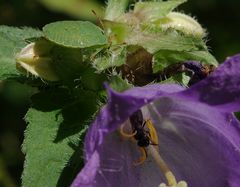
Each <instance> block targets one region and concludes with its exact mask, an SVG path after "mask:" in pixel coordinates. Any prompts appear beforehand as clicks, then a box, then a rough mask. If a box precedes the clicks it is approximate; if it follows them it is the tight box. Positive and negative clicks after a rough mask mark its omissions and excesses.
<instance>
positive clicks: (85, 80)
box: [80, 68, 107, 91]
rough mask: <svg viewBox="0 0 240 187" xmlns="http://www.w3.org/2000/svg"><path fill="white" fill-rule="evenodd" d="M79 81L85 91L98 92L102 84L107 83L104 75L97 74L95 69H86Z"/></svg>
mask: <svg viewBox="0 0 240 187" xmlns="http://www.w3.org/2000/svg"><path fill="white" fill-rule="evenodd" d="M80 81H81V83H82V86H83V87H84V89H86V90H91V91H100V90H102V89H103V83H104V82H105V81H107V77H106V75H105V74H102V73H97V72H96V70H95V69H93V68H89V69H87V70H86V71H85V72H84V73H83V74H82V76H81V78H80Z"/></svg>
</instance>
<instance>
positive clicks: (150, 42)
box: [126, 30, 206, 54]
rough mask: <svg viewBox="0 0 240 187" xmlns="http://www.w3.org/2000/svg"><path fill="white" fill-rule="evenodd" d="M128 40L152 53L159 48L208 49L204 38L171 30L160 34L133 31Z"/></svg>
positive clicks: (128, 42)
mask: <svg viewBox="0 0 240 187" xmlns="http://www.w3.org/2000/svg"><path fill="white" fill-rule="evenodd" d="M126 42H127V44H131V45H139V46H142V47H143V48H145V49H146V50H147V51H148V52H150V53H151V54H154V53H156V52H158V51H159V50H172V51H196V50H205V49H206V46H205V43H204V42H203V40H202V39H200V38H196V37H193V36H187V35H184V34H182V33H179V32H176V31H170V30H168V31H166V32H162V33H158V34H151V33H147V32H146V33H144V32H137V33H135V32H133V33H132V35H130V36H129V37H128V39H127V40H126Z"/></svg>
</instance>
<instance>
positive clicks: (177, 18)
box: [158, 12, 206, 38]
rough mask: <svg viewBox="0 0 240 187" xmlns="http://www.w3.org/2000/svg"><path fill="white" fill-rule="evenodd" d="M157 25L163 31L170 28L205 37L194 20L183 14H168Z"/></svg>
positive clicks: (200, 27) (203, 31)
mask: <svg viewBox="0 0 240 187" xmlns="http://www.w3.org/2000/svg"><path fill="white" fill-rule="evenodd" d="M158 23H159V26H160V27H161V28H162V29H164V30H167V29H169V28H171V29H175V30H179V31H181V32H183V33H185V34H188V35H193V36H196V37H201V38H203V37H204V36H205V35H206V32H205V30H204V29H203V28H202V26H201V25H200V24H199V23H198V22H197V21H196V20H195V19H194V18H192V17H190V16H188V15H186V14H183V13H179V12H170V13H169V14H168V15H167V16H166V17H165V18H163V19H161V20H159V21H158Z"/></svg>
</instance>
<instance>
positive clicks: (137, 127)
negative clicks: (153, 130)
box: [129, 110, 151, 147]
mask: <svg viewBox="0 0 240 187" xmlns="http://www.w3.org/2000/svg"><path fill="white" fill-rule="evenodd" d="M129 119H130V122H131V126H132V130H133V132H135V135H134V138H135V139H136V140H137V144H138V146H139V147H147V146H149V145H150V142H151V141H150V134H149V131H147V130H146V129H144V127H145V125H146V121H144V119H143V115H142V112H141V110H137V111H136V112H134V113H133V114H132V115H131V116H130V117H129Z"/></svg>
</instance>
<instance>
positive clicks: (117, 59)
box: [93, 45, 127, 71]
mask: <svg viewBox="0 0 240 187" xmlns="http://www.w3.org/2000/svg"><path fill="white" fill-rule="evenodd" d="M126 58H127V49H126V46H120V45H119V46H112V47H110V48H108V49H106V50H103V51H101V52H100V53H98V54H97V55H96V56H95V57H94V58H93V67H94V68H95V69H96V70H97V71H104V70H106V69H108V68H111V67H112V68H114V67H119V66H121V65H123V64H124V63H125V62H126Z"/></svg>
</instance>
